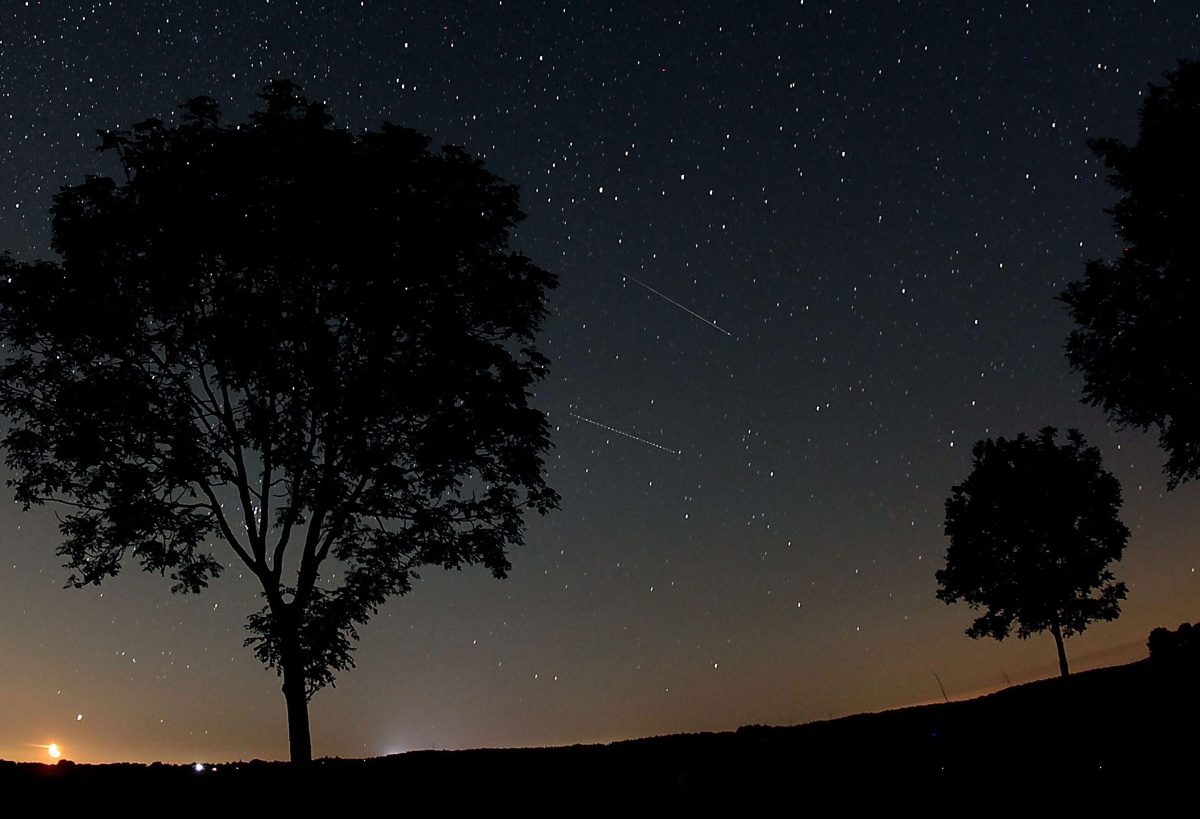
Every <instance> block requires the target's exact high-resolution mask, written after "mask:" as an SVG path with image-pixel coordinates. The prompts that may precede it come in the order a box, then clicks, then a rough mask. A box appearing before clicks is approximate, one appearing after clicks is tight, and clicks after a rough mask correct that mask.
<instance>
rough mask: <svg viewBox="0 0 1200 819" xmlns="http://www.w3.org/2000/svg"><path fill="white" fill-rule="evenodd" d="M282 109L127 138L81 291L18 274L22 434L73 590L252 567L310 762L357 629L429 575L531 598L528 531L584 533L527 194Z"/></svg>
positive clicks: (416, 141) (5, 336)
mask: <svg viewBox="0 0 1200 819" xmlns="http://www.w3.org/2000/svg"><path fill="white" fill-rule="evenodd" d="M260 98H261V100H262V102H263V110H260V111H257V112H255V113H253V114H251V116H250V121H249V122H248V123H245V124H242V125H240V126H235V127H230V126H226V125H223V124H222V123H221V121H220V116H219V112H218V110H217V106H216V104H215V103H214V102H213V101H212V100H211V99H208V98H205V97H199V98H196V99H193V100H191V101H189V102H187V103H185V104H184V105H183V106H182V116H181V118H180V121H179V124H178V125H175V126H168V125H166V124H164V123H163V122H161V121H158V120H147V121H145V122H141V123H139V124H137V125H135V126H133V127H132V129H130V130H127V131H117V132H109V133H105V134H104V135H103V143H102V145H101V148H100V149H101V150H105V151H111V152H113V153H115V154H116V156H117V157H118V158H119V160H120V163H121V165H122V167H123V170H124V179H123V180H121V181H119V182H118V181H114V180H113V179H109V178H104V177H95V176H93V177H89V178H88V179H87V180H86V181H85V182H84V183H83V184H80V185H76V186H72V187H65V188H63V190H62V191H61V192H60V193H59V194H58V195H57V196H56V197H55V200H54V207H53V210H52V213H53V217H54V225H53V226H54V233H53V245H54V249H55V250H56V251H57V252H58V253H59V254H60V255H61V258H62V261H61V263H59V264H56V263H52V262H38V263H33V264H28V263H19V262H17V261H14V260H13V259H11V258H9V257H7V256H4V257H0V342H2V343H3V345H4V350H5V354H6V358H5V360H4V363H3V369H2V371H0V411H3V413H4V414H5V415H6V416H7V417H8V418H9V420H10V425H9V426H8V428H7V432H6V434H5V436H4V439H3V445H4V447H5V448H6V450H7V459H6V462H7V464H8V466H9V467H10V468H11V469H12V470H13V474H14V477H13V478H12V480H11V481H10V485H11V486H13V487H14V488H15V491H16V497H17V500H18V501H19V502H21V503H23V504H24V505H25V507H26V508H28V507H29V506H31V505H36V504H42V503H45V502H53V503H54V504H55V505H56V506H57V507H59V509H60V510H61V511H60V528H61V532H62V536H63V541H62V545H61V546H60V547H59V549H58V552H59V554H60V555H61V556H63V557H64V558H66V565H67V567H68V568H69V569H71V570H72V572H73V573H72V575H71V577H70V581H69V583H70V585H74V586H76V587H81V586H85V585H88V584H96V585H98V584H100V583H101V582H102V581H103V580H105V579H106V578H109V577H112V576H114V575H116V574H117V573H118V572H119V571H120V570H121V568H122V567H123V566H124V565H126V564H127V563H129V562H134V563H136V564H140V566H141V567H142V568H143V569H144V570H146V571H152V572H158V573H161V574H163V575H166V576H169V577H170V578H171V580H172V581H173V587H172V590H173V591H175V592H189V593H190V592H199V591H200V590H201V589H203V588H205V587H206V586H207V585H208V582H209V581H210V580H211V579H212V578H214V577H216V576H217V575H219V574H220V573H221V571H222V569H223V568H224V565H225V562H226V561H227V560H228V559H234V560H236V561H240V562H241V563H243V564H244V565H245V566H246V567H247V568H248V569H249V571H250V573H251V574H253V576H254V577H255V578H256V579H257V581H258V584H259V585H260V586H261V589H262V594H263V596H264V598H265V605H264V607H263V609H262V610H261V611H259V612H257V613H255V614H252V615H251V616H250V618H249V624H248V626H247V627H248V629H249V630H250V632H251V636H250V637H249V638H248V639H247V641H246V642H247V645H249V646H252V647H253V649H254V652H255V654H256V656H257V657H258V658H259V659H260V660H262V661H263V662H264V663H266V664H267V665H268V666H270V667H273V668H275V669H276V670H277V671H278V672H279V674H280V675H281V676H282V678H283V693H284V698H285V701H286V703H287V714H288V732H289V745H290V755H291V758H292V759H293V760H294V761H297V762H305V761H308V760H309V759H311V756H312V746H311V740H310V737H309V725H308V700H309V698H311V696H312V695H313V694H314V693H315V692H316V691H317V690H319V689H320V688H322V687H324V686H325V685H328V684H331V683H332V682H333V681H334V674H335V672H337V671H342V670H345V669H348V668H350V667H351V666H353V660H352V656H351V652H352V649H353V642H354V641H355V640H356V639H357V637H358V634H357V631H356V629H357V628H358V627H360V626H361V625H363V624H364V623H366V622H367V621H368V619H369V618H370V616H371V615H372V614H374V613H375V612H376V611H377V609H378V607H379V606H380V605H382V604H383V603H384V601H385V600H386V599H387V598H389V597H391V596H394V595H402V594H404V593H406V592H408V591H409V590H410V589H411V587H412V581H413V580H414V579H416V578H417V571H418V569H419V568H420V567H422V566H441V567H444V568H446V569H451V568H460V567H462V566H464V565H472V564H478V565H482V566H483V567H486V568H487V569H488V570H490V571H491V573H492V574H493V575H495V576H496V577H504V576H505V573H506V572H507V570H508V569H509V568H510V565H509V562H508V559H507V549H508V548H509V547H512V546H516V545H520V544H521V543H522V541H523V537H524V526H525V524H524V512H525V510H526V509H533V510H536V511H537V512H540V513H545V512H548V511H549V510H551V509H553V508H555V507H556V506H557V503H558V496H557V494H556V493H555V492H554V491H553V490H552V489H550V488H549V487H548V486H547V485H546V482H545V477H544V472H545V470H544V463H543V456H544V454H545V453H546V451H547V450H548V448H549V446H550V437H549V426H548V424H547V421H546V418H545V416H544V414H543V413H542V412H540V411H538V410H536V409H534V408H532V407H531V406H530V404H529V399H530V398H531V391H532V388H533V386H534V385H535V384H536V383H537V382H538V381H539V380H540V379H542V378H543V377H544V376H545V374H546V365H547V361H546V359H545V357H544V356H542V355H541V354H540V353H539V352H538V351H537V350H536V348H535V346H534V341H535V337H536V335H537V334H538V332H539V330H540V326H541V322H542V320H543V318H544V317H545V315H546V309H545V299H546V294H547V291H548V290H549V289H551V288H553V287H554V286H555V282H556V280H555V277H554V276H553V275H551V274H550V273H548V272H546V271H545V270H542V269H541V268H539V267H537V266H536V265H534V264H533V263H532V262H531V261H530V260H529V259H528V258H526V257H525V256H523V255H521V254H519V253H515V252H512V251H510V250H509V249H508V240H509V233H510V231H511V229H512V228H513V226H514V225H515V224H516V223H517V222H518V221H519V220H520V219H521V218H523V214H522V213H521V211H520V209H519V206H518V196H517V190H516V188H515V187H513V186H511V185H507V184H505V183H504V182H503V181H502V180H501V179H499V178H498V177H496V176H494V175H493V174H491V173H490V172H488V171H487V170H486V169H485V168H484V167H483V165H482V163H480V162H479V161H477V160H474V159H472V158H471V157H469V156H468V155H467V154H465V153H464V152H463V151H461V150H459V149H456V148H452V147H446V148H443V149H442V150H440V151H437V152H431V151H430V150H429V149H428V143H429V141H428V139H426V138H425V137H424V136H422V135H420V134H418V133H417V132H415V131H412V130H409V129H405V128H400V127H395V126H392V125H390V124H385V125H384V126H383V127H382V129H381V130H379V131H378V132H365V133H362V134H359V135H354V134H352V133H351V132H349V131H347V130H343V129H338V128H334V127H333V126H332V123H331V119H330V117H329V116H327V115H326V113H325V111H324V109H323V107H322V106H321V105H320V104H318V103H312V102H309V101H308V100H306V99H305V98H304V97H303V96H301V95H300V94H299V92H298V89H297V88H296V87H295V86H294V85H292V84H291V83H290V82H287V81H276V82H272V83H269V84H268V85H267V86H266V87H265V89H264V90H263V92H262V93H261V94H260ZM218 541H223V542H224V545H223V546H218V545H217V542H218ZM216 549H220V550H222V551H221V555H222V556H221V557H220V559H218V556H217V554H218V553H217V552H215V551H214V550H216Z"/></svg>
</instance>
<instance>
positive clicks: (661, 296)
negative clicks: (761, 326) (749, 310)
mask: <svg viewBox="0 0 1200 819" xmlns="http://www.w3.org/2000/svg"><path fill="white" fill-rule="evenodd" d="M621 277H622V278H625V279H629V280H630V281H631V282H633V283H634V284H640V285H641V286H642V287H644V288H646V289H647V290H649V291H650V292H651V293H653V294H654V295H656V296H658V297H659V298H661V299H666V300H667V301H669V302H671V304H673V305H675V306H676V307H678V308H679V309H680V310H682V311H683V312H685V313H687V314H689V315H692V316H695V317H696V318H698V319H700V320H701V321H702V322H704V323H705V324H707V325H709V326H710V327H712V328H713V329H716V330H720V331H721V332H722V333H724V334H725V335H727V336H729V337H730V338H733V333H731V332H729V331H728V330H724V329H722V328H721V327H719V326H717V323H716V322H715V321H710V320H709V319H706V318H705V317H704V316H702V315H700V314H699V313H697V312H696V311H694V310H689V309H688V308H686V307H684V306H683V305H682V304H680V303H679V302H677V301H675V299H673V298H671V297H670V296H668V295H666V294H665V293H660V292H658V291H657V290H655V289H654V288H653V287H651V286H650V285H648V284H646V283H645V282H640V281H638V280H637V279H635V278H634V277H633V276H630V275H629V274H628V273H622V274H621ZM617 431H618V430H613V432H617ZM621 434H622V435H624V434H625V433H621Z"/></svg>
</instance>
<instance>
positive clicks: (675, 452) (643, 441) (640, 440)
mask: <svg viewBox="0 0 1200 819" xmlns="http://www.w3.org/2000/svg"><path fill="white" fill-rule="evenodd" d="M684 309H687V308H684ZM718 329H720V328H718ZM722 332H724V331H722ZM568 414H569V415H570V416H571V417H572V418H578V419H579V420H580V421H587V422H588V423H589V424H591V425H592V426H595V427H600V429H606V430H608V431H609V432H615V433H617V434H618V435H624V436H625V437H626V438H632V439H633V440H635V441H637V442H638V443H640V444H645V445H646V446H652V447H654V448H655V449H661V450H662V451H663V452H670V453H671V454H672V455H682V454H683V450H682V449H671V448H669V447H665V446H663V445H662V444H656V443H654V442H653V441H647V440H646V439H645V438H639V437H637V436H636V435H630V434H629V433H628V432H622V431H621V430H619V429H617V428H616V427H610V426H609V425H608V424H602V423H600V422H599V421H593V420H592V419H591V418H584V417H583V416H582V415H576V414H575V413H573V412H571V413H568Z"/></svg>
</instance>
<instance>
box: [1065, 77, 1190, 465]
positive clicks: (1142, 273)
mask: <svg viewBox="0 0 1200 819" xmlns="http://www.w3.org/2000/svg"><path fill="white" fill-rule="evenodd" d="M1165 76H1166V79H1167V84H1166V85H1164V86H1157V85H1151V86H1150V88H1149V92H1148V93H1147V95H1146V98H1145V101H1144V102H1143V104H1142V108H1141V115H1140V120H1141V132H1140V135H1139V138H1138V141H1137V144H1135V145H1134V146H1132V147H1129V146H1126V145H1124V144H1122V143H1121V142H1119V141H1117V140H1115V139H1100V140H1095V141H1093V142H1090V143H1089V145H1090V146H1091V148H1092V150H1093V151H1094V152H1095V153H1096V154H1098V155H1099V156H1100V157H1101V158H1103V160H1104V163H1105V165H1107V166H1108V167H1109V168H1110V169H1112V171H1113V173H1112V175H1110V176H1109V182H1110V184H1112V186H1113V187H1114V188H1116V189H1117V190H1118V191H1120V192H1121V194H1122V197H1121V200H1120V201H1119V202H1118V203H1117V205H1116V206H1115V207H1113V208H1112V209H1111V210H1108V211H1107V212H1108V213H1110V214H1112V216H1113V221H1114V225H1115V227H1116V230H1117V233H1118V234H1119V235H1120V236H1121V238H1122V239H1123V240H1124V242H1125V244H1126V246H1125V249H1124V251H1123V252H1122V253H1121V255H1120V256H1119V257H1118V258H1117V259H1115V260H1113V261H1111V262H1109V261H1103V260H1093V261H1090V262H1088V263H1087V267H1086V270H1085V276H1084V279H1083V280H1082V281H1077V282H1072V283H1071V284H1069V285H1068V286H1067V288H1066V290H1065V291H1064V292H1063V294H1062V295H1061V299H1062V300H1063V301H1064V302H1066V304H1067V306H1068V307H1069V308H1070V311H1071V315H1072V317H1073V318H1074V319H1075V322H1076V324H1077V325H1078V327H1077V328H1076V329H1075V330H1074V331H1073V332H1072V333H1071V335H1070V338H1069V339H1068V340H1067V358H1068V359H1069V360H1070V362H1071V366H1072V368H1073V369H1075V370H1077V371H1079V372H1082V373H1083V376H1084V386H1083V399H1084V401H1085V402H1087V403H1090V404H1092V405H1094V406H1101V407H1103V408H1104V410H1105V412H1106V413H1108V415H1109V417H1110V418H1112V419H1113V420H1115V421H1117V422H1118V423H1121V424H1125V425H1128V426H1132V427H1140V428H1141V429H1149V428H1150V427H1151V426H1156V427H1158V430H1159V445H1160V446H1161V447H1162V449H1163V450H1164V451H1165V452H1166V453H1167V463H1166V468H1165V471H1166V473H1167V476H1168V486H1169V487H1170V488H1174V487H1175V486H1177V485H1178V484H1179V483H1180V482H1182V481H1187V480H1192V479H1195V478H1197V477H1200V357H1197V356H1196V353H1195V347H1196V343H1195V325H1194V324H1193V322H1194V321H1195V318H1196V316H1197V314H1200V242H1197V239H1196V213H1197V212H1200V63H1197V62H1188V61H1181V62H1180V63H1179V66H1178V68H1177V69H1176V70H1175V71H1171V72H1167V74H1166V75H1165Z"/></svg>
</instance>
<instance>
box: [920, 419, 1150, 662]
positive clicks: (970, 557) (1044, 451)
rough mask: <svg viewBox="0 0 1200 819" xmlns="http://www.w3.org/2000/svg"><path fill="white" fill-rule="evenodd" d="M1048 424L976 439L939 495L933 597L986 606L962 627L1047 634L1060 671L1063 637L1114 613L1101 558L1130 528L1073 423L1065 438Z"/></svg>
mask: <svg viewBox="0 0 1200 819" xmlns="http://www.w3.org/2000/svg"><path fill="white" fill-rule="evenodd" d="M1056 436H1057V430H1055V429H1054V428H1053V427H1046V428H1045V429H1043V430H1041V431H1040V432H1039V433H1038V436H1037V438H1030V437H1029V436H1027V435H1025V434H1024V433H1022V434H1020V435H1018V436H1017V437H1016V438H1012V439H1005V438H997V439H996V440H992V439H991V438H988V439H986V440H983V441H979V442H978V443H976V444H975V448H974V450H973V455H974V467H973V469H972V471H971V474H970V475H969V476H968V477H967V479H966V480H964V481H963V482H962V483H960V484H958V485H957V486H955V487H954V488H953V490H952V492H951V495H950V497H949V498H948V499H947V501H946V536H947V537H949V538H950V546H949V548H948V549H947V550H946V568H944V569H942V570H940V571H939V572H938V573H937V581H938V585H939V589H938V591H937V596H938V599H939V600H942V601H944V602H946V603H947V604H949V603H955V602H957V601H959V600H963V601H965V602H966V603H967V605H968V606H970V607H971V608H972V609H985V611H984V613H983V614H982V615H981V616H980V617H978V618H977V619H976V620H975V622H974V623H972V624H971V627H970V628H968V629H967V634H968V635H969V636H970V637H972V638H979V637H985V636H991V637H995V638H996V639H997V640H1003V639H1004V638H1005V637H1007V636H1008V635H1009V633H1010V632H1011V631H1012V629H1013V627H1014V625H1015V626H1016V629H1017V636H1018V637H1019V638H1021V639H1025V638H1027V637H1029V636H1030V635H1031V634H1037V633H1040V632H1042V631H1047V630H1048V631H1050V633H1051V634H1053V635H1054V639H1055V644H1056V645H1057V647H1058V658H1059V669H1060V671H1061V673H1062V674H1063V675H1064V676H1065V675H1066V674H1067V673H1068V666H1067V655H1066V651H1065V649H1064V647H1063V638H1065V637H1070V636H1071V635H1073V634H1078V633H1080V632H1082V631H1084V630H1085V629H1086V628H1087V627H1088V624H1090V623H1092V622H1095V621H1097V620H1115V619H1116V618H1117V616H1118V615H1119V614H1120V613H1121V606H1120V601H1121V600H1124V599H1125V596H1126V588H1125V584H1124V583H1119V582H1116V581H1115V580H1114V578H1113V573H1112V572H1111V571H1110V570H1109V568H1108V567H1109V564H1111V563H1113V562H1114V561H1119V560H1120V559H1121V555H1122V553H1123V552H1124V549H1125V544H1126V542H1127V541H1128V539H1129V530H1128V529H1127V528H1126V527H1125V524H1123V523H1122V522H1121V520H1120V518H1119V517H1118V512H1119V511H1120V508H1121V484H1120V482H1119V481H1118V480H1117V479H1116V478H1115V477H1114V476H1113V475H1112V474H1110V473H1109V472H1106V471H1105V470H1104V468H1103V467H1102V465H1101V462H1100V452H1099V450H1097V449H1096V448H1095V447H1091V446H1088V445H1087V442H1086V441H1085V440H1084V438H1083V436H1082V435H1081V434H1079V432H1078V431H1077V430H1069V431H1068V433H1067V441H1066V443H1064V444H1062V445H1059V444H1058V443H1057V442H1056Z"/></svg>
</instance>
